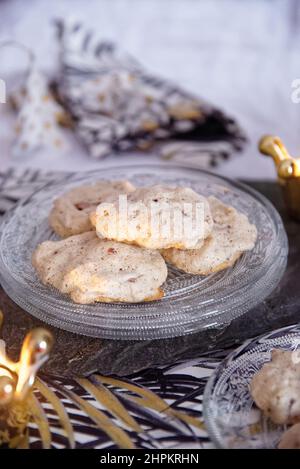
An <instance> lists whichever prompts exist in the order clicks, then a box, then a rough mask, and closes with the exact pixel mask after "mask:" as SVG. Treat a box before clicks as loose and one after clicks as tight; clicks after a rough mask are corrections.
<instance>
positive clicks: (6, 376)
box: [0, 311, 53, 448]
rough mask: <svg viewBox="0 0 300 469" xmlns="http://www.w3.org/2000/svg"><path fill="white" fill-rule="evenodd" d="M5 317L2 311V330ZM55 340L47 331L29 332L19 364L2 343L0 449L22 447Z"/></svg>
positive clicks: (0, 361) (0, 342)
mask: <svg viewBox="0 0 300 469" xmlns="http://www.w3.org/2000/svg"><path fill="white" fill-rule="evenodd" d="M2 322H3V313H2V311H0V327H1V325H2ZM52 344H53V338H52V335H51V334H50V332H48V331H47V330H46V329H42V328H36V329H33V330H32V331H31V332H29V333H28V334H27V335H26V337H25V340H24V342H23V345H22V350H21V354H20V360H19V361H18V362H14V361H12V360H10V359H9V358H8V357H7V355H6V350H5V342H4V341H3V340H0V446H3V445H5V446H8V447H10V448H15V447H19V446H20V445H21V443H22V439H23V438H24V437H25V435H26V429H27V425H28V422H29V420H30V418H31V414H32V412H31V399H32V387H33V384H34V382H35V377H36V374H37V371H38V370H39V368H40V367H41V365H42V364H43V363H44V362H45V361H46V360H47V359H48V356H49V352H50V350H51V347H52Z"/></svg>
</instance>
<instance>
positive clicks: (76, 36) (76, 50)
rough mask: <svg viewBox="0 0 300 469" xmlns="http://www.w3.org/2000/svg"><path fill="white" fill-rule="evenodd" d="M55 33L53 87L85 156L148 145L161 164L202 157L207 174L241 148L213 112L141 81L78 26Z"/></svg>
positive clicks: (125, 58) (137, 70)
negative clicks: (57, 58)
mask: <svg viewBox="0 0 300 469" xmlns="http://www.w3.org/2000/svg"><path fill="white" fill-rule="evenodd" d="M57 27H58V37H59V43H60V73H59V76H58V77H57V79H56V80H55V83H54V86H55V89H56V92H57V94H58V97H59V100H60V101H61V103H62V104H63V105H64V106H65V107H66V108H67V110H68V111H69V112H70V114H71V116H72V118H73V120H74V125H75V131H76V133H77V135H78V137H79V138H80V140H81V141H82V142H83V143H84V145H85V146H86V148H87V149H88V152H89V154H90V155H91V156H92V157H94V158H101V157H103V156H105V155H108V154H110V153H112V152H115V151H118V152H119V151H124V150H147V149H150V148H153V146H154V144H156V147H155V150H156V151H159V152H160V154H161V155H162V157H164V158H175V159H176V160H178V159H179V160H181V161H182V160H184V161H185V162H187V161H191V160H192V159H193V158H197V159H198V162H199V160H200V159H201V158H202V160H201V163H202V166H206V167H208V166H214V165H216V164H217V163H218V162H219V161H220V160H223V159H226V158H228V157H229V156H230V155H231V154H232V153H233V152H234V151H239V150H241V149H242V148H243V145H244V143H245V140H246V139H245V136H244V134H243V132H242V130H241V129H240V127H239V126H238V125H237V123H236V122H235V121H234V120H233V119H232V118H230V117H228V116H227V115H226V114H225V113H223V112H222V111H221V110H219V109H217V108H215V107H213V106H211V105H209V104H207V103H206V102H204V101H203V100H202V99H199V98H197V97H195V96H193V95H191V94H189V93H187V92H185V91H184V90H182V89H181V88H180V87H178V86H176V85H173V84H172V83H170V82H168V81H166V80H163V79H161V78H159V77H156V76H153V75H151V74H149V73H148V72H147V71H146V70H145V69H144V68H143V67H142V66H141V65H140V64H139V63H138V62H137V61H136V60H135V59H134V58H132V57H131V56H129V55H128V54H126V53H124V52H122V51H121V50H120V49H119V48H118V47H117V46H116V45H115V44H114V43H111V42H106V41H101V40H99V38H98V37H97V35H96V34H95V33H93V32H92V31H90V30H89V29H87V28H86V27H85V26H84V25H83V24H81V23H79V22H65V21H62V20H59V21H58V22H57ZM157 144H159V145H157ZM200 157H201V158H200Z"/></svg>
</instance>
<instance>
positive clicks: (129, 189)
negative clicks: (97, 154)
mask: <svg viewBox="0 0 300 469" xmlns="http://www.w3.org/2000/svg"><path fill="white" fill-rule="evenodd" d="M190 207H192V210H189V208H190ZM199 207H200V208H201V210H198V208H199ZM125 214H126V216H125ZM199 214H200V215H201V216H199ZM154 221H155V222H154ZM49 223H50V226H51V227H52V229H53V230H54V232H55V233H56V234H57V235H58V236H59V237H61V238H63V239H61V240H59V241H45V242H43V243H41V244H40V245H39V246H38V247H37V248H36V250H35V251H34V253H33V255H32V264H33V266H34V268H35V269H36V272H37V274H38V276H39V278H40V280H41V282H42V283H43V284H45V285H48V286H52V287H55V288H56V289H58V290H59V291H60V292H62V293H64V294H68V295H69V296H70V297H71V299H72V300H73V301H74V302H75V303H82V304H89V303H94V302H134V303H136V302H142V301H152V300H157V299H160V298H162V296H163V295H164V292H163V284H164V282H165V281H166V279H167V275H168V269H167V265H166V262H167V263H169V264H171V265H174V266H175V267H177V268H178V269H180V270H182V271H184V272H187V273H189V274H195V275H209V274H211V273H214V272H218V271H220V270H222V269H225V268H227V267H230V266H232V265H233V264H234V263H235V262H236V260H237V259H238V258H239V257H240V256H241V255H242V253H243V252H245V251H247V250H250V249H252V248H253V247H254V245H255V241H256V237H257V232H256V228H255V226H254V225H252V224H251V223H250V222H249V220H248V218H247V217H246V216H245V215H244V214H242V213H240V212H238V211H237V210H236V209H234V208H233V207H231V206H228V205H225V204H224V203H223V202H221V201H220V200H218V199H216V198H215V197H207V198H206V197H204V196H202V195H200V194H197V193H196V192H195V191H193V190H192V189H190V188H187V187H170V186H163V185H156V186H151V187H138V188H136V187H134V186H133V185H132V184H131V183H130V182H128V181H98V182H95V183H93V184H91V185H85V186H79V187H75V188H73V189H72V190H70V191H69V192H67V193H65V194H63V195H62V196H61V197H59V198H58V199H56V200H55V201H54V205H53V208H52V210H51V213H50V216H49ZM182 227H184V229H182ZM186 228H188V229H186Z"/></svg>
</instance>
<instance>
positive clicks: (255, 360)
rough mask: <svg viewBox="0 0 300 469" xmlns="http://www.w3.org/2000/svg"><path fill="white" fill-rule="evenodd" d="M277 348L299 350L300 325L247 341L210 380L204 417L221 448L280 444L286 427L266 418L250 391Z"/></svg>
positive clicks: (268, 446) (204, 406) (248, 447)
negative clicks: (256, 376)
mask: <svg viewBox="0 0 300 469" xmlns="http://www.w3.org/2000/svg"><path fill="white" fill-rule="evenodd" d="M274 348H279V349H283V350H288V351H295V350H299V348H300V325H299V324H298V325H293V326H288V327H284V328H282V329H277V330H275V331H273V332H270V333H268V334H264V335H263V336H260V337H258V338H256V339H252V340H249V341H247V342H245V343H244V344H243V345H242V346H241V347H239V348H238V349H236V350H235V351H234V352H232V353H231V354H229V355H228V357H227V358H226V359H225V360H224V361H223V362H222V363H221V364H220V365H219V366H218V368H217V369H216V370H215V371H214V373H213V375H212V376H211V378H210V380H209V381H208V383H207V385H206V388H205V392H204V398H203V409H204V418H205V425H206V428H207V430H208V432H209V435H210V437H211V438H212V440H213V442H214V443H215V445H216V446H217V447H219V448H231V449H239V448H240V449H264V448H266V449H273V448H276V447H277V445H278V443H279V440H280V438H281V436H282V433H283V431H284V430H286V427H285V426H283V425H275V424H273V423H272V422H271V420H270V419H268V418H266V417H265V416H264V415H263V413H262V412H261V411H260V410H259V409H258V408H257V407H256V406H255V404H254V402H253V399H252V397H251V395H250V391H249V384H250V382H251V380H252V378H253V376H254V374H255V373H256V372H257V371H259V370H260V369H261V367H262V366H263V365H264V364H265V363H267V362H268V361H270V360H271V352H272V350H273V349H274ZM298 353H299V352H298Z"/></svg>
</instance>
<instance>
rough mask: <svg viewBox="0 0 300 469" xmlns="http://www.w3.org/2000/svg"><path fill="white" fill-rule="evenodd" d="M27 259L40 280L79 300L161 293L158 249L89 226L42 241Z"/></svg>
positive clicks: (163, 266) (163, 274)
mask: <svg viewBox="0 0 300 469" xmlns="http://www.w3.org/2000/svg"><path fill="white" fill-rule="evenodd" d="M32 264H33V266H34V268H35V269H36V272H37V274H38V277H39V278H40V280H41V282H42V283H43V284H44V285H49V286H52V287H55V288H56V289H58V290H59V291H60V292H62V293H65V294H68V295H69V296H70V297H71V299H72V300H73V301H74V302H75V303H82V304H89V303H94V302H130V303H137V302H142V301H152V300H156V299H160V298H161V297H162V296H163V290H162V289H161V285H162V284H163V283H164V281H165V280H166V278H167V267H166V264H165V261H164V259H163V257H162V256H161V255H160V253H159V252H158V251H154V250H149V249H144V248H139V247H137V246H130V245H127V244H122V243H117V242H114V241H108V240H104V239H103V240H101V239H99V238H98V237H97V235H96V233H95V232H94V231H90V232H87V233H82V234H79V235H74V236H70V237H68V238H66V239H64V240H60V241H45V242H43V243H41V244H40V245H39V246H38V247H37V249H36V250H35V251H34V253H33V255H32Z"/></svg>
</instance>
